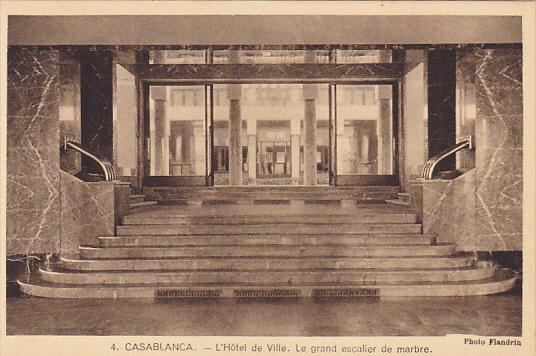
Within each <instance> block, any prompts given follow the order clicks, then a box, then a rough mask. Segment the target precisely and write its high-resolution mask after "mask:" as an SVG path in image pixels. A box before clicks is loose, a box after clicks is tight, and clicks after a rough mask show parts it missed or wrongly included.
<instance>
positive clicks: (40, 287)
mask: <svg viewBox="0 0 536 356" xmlns="http://www.w3.org/2000/svg"><path fill="white" fill-rule="evenodd" d="M517 278H518V277H517V275H516V274H515V273H513V272H512V271H510V270H503V269H498V270H496V271H495V273H494V275H493V276H492V277H490V278H485V279H479V280H472V281H442V282H427V283H398V284H386V283H385V284H384V283H367V282H363V281H360V282H359V283H352V284H344V283H336V284H331V285H330V284H323V285H321V284H319V283H316V284H310V285H299V286H288V285H286V284H281V283H273V284H268V283H263V284H258V285H256V286H251V285H233V284H227V285H199V284H198V285H187V284H186V285H185V284H180V285H178V284H169V285H144V286H140V285H125V284H121V285H95V284H93V285H84V286H81V285H75V284H56V283H49V282H46V281H43V280H42V279H41V278H39V277H32V278H31V279H30V280H24V281H22V280H19V281H18V283H19V285H20V288H21V291H22V293H24V294H28V295H33V296H37V297H48V298H114V299H117V298H157V297H158V296H159V295H160V296H168V297H175V298H181V297H184V298H192V297H196V298H202V297H220V298H226V297H239V296H252V297H254V296H263V295H269V296H274V295H275V296H285V297H286V296H295V297H349V296H351V297H364V296H366V297H370V296H376V297H394V296H396V297H417V296H422V297H432V296H438V297H439V296H442V297H446V296H460V297H461V296H472V295H486V294H495V293H501V292H504V291H507V290H509V289H511V288H513V286H514V284H515V282H516V279H517Z"/></svg>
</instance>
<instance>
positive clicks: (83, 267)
mask: <svg viewBox="0 0 536 356" xmlns="http://www.w3.org/2000/svg"><path fill="white" fill-rule="evenodd" d="M474 263H475V260H474V257H473V256H472V255H470V254H457V255H454V256H448V257H441V256H438V257H376V258H368V257H365V258H348V257H347V258H340V257H338V258H334V257H324V258H318V257H316V258H274V257H271V258H260V257H248V258H245V257H241V258H240V257H238V258H236V257H235V258H233V257H227V258H217V257H216V258H180V259H158V260H150V259H143V260H139V259H115V260H82V259H69V258H63V257H62V258H61V262H60V266H61V267H62V268H65V269H70V270H79V271H151V270H181V269H185V270H207V269H224V270H232V269H241V270H259V269H287V270H291V269H292V270H296V269H313V268H316V269H333V268H337V269H345V268H353V269H355V268H367V269H401V270H402V269H438V268H464V267H471V266H473V265H474Z"/></svg>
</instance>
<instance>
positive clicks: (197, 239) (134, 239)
mask: <svg viewBox="0 0 536 356" xmlns="http://www.w3.org/2000/svg"><path fill="white" fill-rule="evenodd" d="M434 241H435V235H417V234H399V235H396V234H390V235H357V234H355V235H336V234H326V235H305V234H281V235H270V236H267V235H208V236H203V235H198V236H190V235H175V236H173V235H166V236H158V235H156V236H154V235H149V236H103V237H99V244H100V246H101V247H126V246H140V247H158V246H162V247H164V246H166V247H173V246H177V247H178V246H210V245H242V246H244V245H262V244H277V245H319V244H328V243H332V244H348V245H354V246H382V245H397V244H398V245H430V244H432V243H433V242H434Z"/></svg>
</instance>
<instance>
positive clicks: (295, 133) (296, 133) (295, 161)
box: [290, 117, 301, 184]
mask: <svg viewBox="0 0 536 356" xmlns="http://www.w3.org/2000/svg"><path fill="white" fill-rule="evenodd" d="M300 131H301V120H300V118H299V117H293V118H292V119H291V120H290V171H291V172H292V182H293V184H297V183H298V182H299V180H300Z"/></svg>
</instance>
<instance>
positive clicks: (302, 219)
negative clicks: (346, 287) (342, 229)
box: [123, 211, 417, 225]
mask: <svg viewBox="0 0 536 356" xmlns="http://www.w3.org/2000/svg"><path fill="white" fill-rule="evenodd" d="M416 221H417V217H416V215H415V214H378V213H376V214H373V213H366V214H355V215H339V214H321V213H320V214H315V215H312V214H311V215H278V214H277V211H274V214H273V215H238V216H237V215H235V216H216V215H207V216H191V215H176V216H166V215H164V214H161V216H154V217H144V216H125V218H124V219H123V225H169V224H172V225H174V224H180V225H185V224H186V225H206V224H218V225H232V224H264V223H275V222H277V223H278V224H282V223H308V224H352V223H358V222H359V223H415V222H416Z"/></svg>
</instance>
